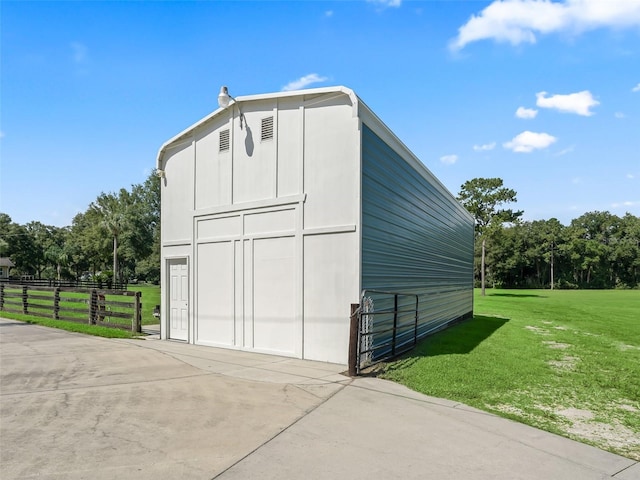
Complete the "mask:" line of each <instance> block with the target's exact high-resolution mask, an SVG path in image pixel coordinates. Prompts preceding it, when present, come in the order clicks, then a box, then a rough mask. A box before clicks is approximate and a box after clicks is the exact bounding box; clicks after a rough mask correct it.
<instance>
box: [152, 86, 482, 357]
mask: <svg viewBox="0 0 640 480" xmlns="http://www.w3.org/2000/svg"><path fill="white" fill-rule="evenodd" d="M157 168H158V171H159V174H160V175H161V176H162V209H161V210H162V304H163V308H162V309H161V311H162V316H161V337H162V338H163V339H176V340H183V341H187V342H190V343H195V344H199V345H211V346H218V347H226V348H234V349H246V350H251V351H257V352H265V353H274V354H280V355H286V356H293V357H299V358H305V359H312V360H321V361H328V362H335V363H342V364H346V363H347V351H348V335H349V314H350V304H352V303H358V302H360V300H361V293H362V291H363V290H367V291H369V292H372V291H375V290H384V291H391V292H403V293H415V294H417V296H418V299H419V306H418V315H417V316H416V318H417V324H416V332H417V333H418V335H419V336H422V335H425V334H427V333H429V332H430V331H432V330H434V329H437V328H441V327H442V326H443V325H445V324H447V323H449V322H451V321H455V320H457V319H460V318H463V317H465V316H468V315H469V314H470V313H471V312H472V310H473V272H472V270H473V218H472V217H471V216H470V215H469V214H468V212H467V211H466V210H465V209H464V208H462V207H461V206H460V204H459V203H458V202H457V201H456V200H455V198H454V197H453V196H452V195H451V194H450V193H449V192H448V191H447V190H446V188H445V187H444V186H443V185H442V184H441V183H440V182H439V181H438V180H437V179H436V178H435V177H434V176H433V174H431V172H429V170H427V168H425V166H424V165H423V164H422V163H421V162H420V160H418V159H417V158H416V157H415V156H414V155H413V154H412V153H411V152H410V151H409V150H408V149H407V147H405V146H404V144H402V142H401V141H400V140H399V139H398V138H397V137H396V136H395V135H394V134H393V133H392V132H391V131H390V130H389V129H388V128H387V127H386V126H385V125H384V124H383V123H382V122H381V121H380V120H379V119H378V117H376V115H375V114H374V113H373V112H372V111H371V110H370V109H369V108H368V107H367V106H366V105H365V104H364V103H363V102H362V101H361V100H360V99H359V98H358V97H357V96H356V95H355V93H354V92H353V91H351V90H349V89H347V88H344V87H335V88H321V89H311V90H301V91H295V92H280V93H275V94H265V95H254V96H246V97H239V98H237V99H235V101H233V102H231V104H230V105H229V106H227V107H225V108H219V109H217V110H216V111H214V112H213V113H212V114H210V115H209V116H207V117H205V118H203V119H202V120H200V121H199V122H197V123H196V124H194V125H192V126H191V127H189V128H187V129H186V130H185V131H183V132H182V133H180V134H178V135H177V136H176V137H174V138H172V139H171V140H169V141H168V142H166V143H165V144H164V145H163V146H162V147H161V149H160V151H159V153H158V158H157ZM367 295H369V296H367V297H365V299H366V300H368V301H369V304H371V303H372V302H371V300H372V299H373V298H374V297H375V296H376V295H379V296H378V297H375V302H373V303H375V305H376V307H375V308H379V305H382V304H384V303H385V302H388V299H385V298H383V294H377V293H375V292H373V293H370V294H367ZM380 341H381V340H380V339H375V338H374V339H373V342H374V343H375V342H378V343H379V342H380ZM374 355H375V353H374Z"/></svg>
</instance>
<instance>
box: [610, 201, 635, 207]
mask: <svg viewBox="0 0 640 480" xmlns="http://www.w3.org/2000/svg"><path fill="white" fill-rule="evenodd" d="M636 205H640V202H635V201H634V202H632V201H629V200H627V201H626V202H619V203H612V204H611V206H612V207H613V208H625V207H635V206H636Z"/></svg>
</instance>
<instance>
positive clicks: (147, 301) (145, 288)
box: [127, 285, 160, 325]
mask: <svg viewBox="0 0 640 480" xmlns="http://www.w3.org/2000/svg"><path fill="white" fill-rule="evenodd" d="M127 290H130V291H132V292H141V293H142V300H141V301H142V325H151V324H154V323H158V322H159V320H158V319H157V318H155V317H154V316H153V309H154V308H155V306H156V305H160V285H129V287H128V288H127Z"/></svg>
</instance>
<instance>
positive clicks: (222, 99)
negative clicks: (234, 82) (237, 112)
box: [218, 87, 236, 108]
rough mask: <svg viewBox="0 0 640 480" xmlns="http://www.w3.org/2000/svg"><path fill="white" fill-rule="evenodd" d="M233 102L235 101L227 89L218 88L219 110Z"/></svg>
mask: <svg viewBox="0 0 640 480" xmlns="http://www.w3.org/2000/svg"><path fill="white" fill-rule="evenodd" d="M231 100H233V101H234V102H235V101H236V99H235V98H233V97H232V96H231V95H229V89H228V88H227V87H220V94H219V95H218V106H219V107H220V108H227V107H228V106H229V102H230V101H231Z"/></svg>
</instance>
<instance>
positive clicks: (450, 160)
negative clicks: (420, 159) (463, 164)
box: [440, 155, 458, 165]
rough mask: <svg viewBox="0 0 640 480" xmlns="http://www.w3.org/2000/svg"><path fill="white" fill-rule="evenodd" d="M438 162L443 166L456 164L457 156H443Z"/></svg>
mask: <svg viewBox="0 0 640 480" xmlns="http://www.w3.org/2000/svg"><path fill="white" fill-rule="evenodd" d="M440 161H441V162H442V163H444V164H445V165H453V164H454V163H456V162H457V161H458V156H457V155H443V156H442V157H440Z"/></svg>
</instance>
